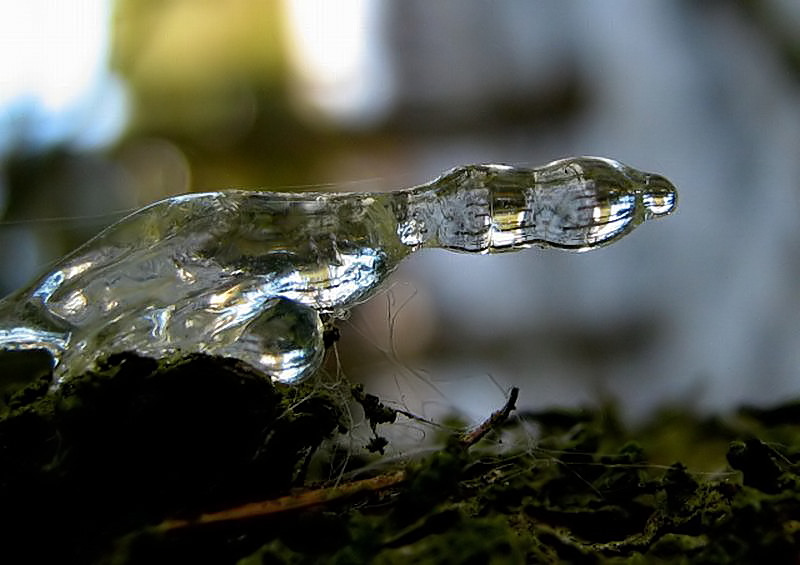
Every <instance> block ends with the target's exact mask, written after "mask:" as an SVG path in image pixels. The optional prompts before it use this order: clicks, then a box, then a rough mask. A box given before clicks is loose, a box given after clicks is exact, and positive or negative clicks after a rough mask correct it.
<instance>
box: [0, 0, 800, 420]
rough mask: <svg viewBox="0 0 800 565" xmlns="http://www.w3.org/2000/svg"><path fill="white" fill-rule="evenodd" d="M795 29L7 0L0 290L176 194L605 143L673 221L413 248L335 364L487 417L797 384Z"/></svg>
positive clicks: (360, 9)
mask: <svg viewBox="0 0 800 565" xmlns="http://www.w3.org/2000/svg"><path fill="white" fill-rule="evenodd" d="M798 31H800V3H797V2H794V1H793V0H764V1H760V2H753V1H745V0H740V1H706V2H693V1H690V0H683V1H676V2H658V3H656V2H647V3H645V2H638V1H636V0H611V1H607V2H602V3H598V2H588V1H586V2H571V3H564V2H560V1H558V0H548V1H536V2H531V1H529V0H504V1H503V2H495V1H490V0H469V1H464V0H437V1H436V2H429V1H427V0H402V1H400V0H398V1H394V2H392V1H390V0H337V1H336V2H329V1H324V0H319V1H312V0H205V1H198V0H158V1H154V0H149V1H143V0H116V1H112V0H73V1H72V2H68V3H66V2H59V1H56V0H27V1H26V2H5V3H3V4H2V5H1V6H0V218H1V219H0V222H2V223H0V290H2V292H3V293H7V292H11V291H12V290H14V289H15V288H17V287H19V286H20V285H22V284H24V283H25V282H26V281H28V280H29V279H30V278H31V277H33V276H34V275H36V274H37V273H39V272H40V271H41V270H42V269H44V268H45V267H46V265H47V263H48V262H49V261H51V260H53V259H54V258H56V257H59V256H61V255H63V254H64V253H66V252H67V251H69V250H70V249H72V248H73V247H75V246H76V245H77V244H79V243H81V242H82V241H85V240H86V239H87V238H88V237H90V236H91V235H92V234H94V233H96V232H97V231H98V230H99V229H100V228H102V227H103V226H105V225H108V224H109V223H111V222H112V221H114V220H115V219H117V218H119V217H120V216H121V214H122V213H124V211H126V210H130V209H132V208H135V207H137V206H140V205H143V204H146V203H148V202H150V201H153V200H155V199H158V198H162V197H165V196H169V195H174V194H178V193H182V192H187V191H196V190H209V189H218V188H226V187H253V188H258V187H261V188H266V189H269V190H306V189H314V190H328V189H331V190H391V189H397V188H403V187H408V186H412V185H415V184H419V183H422V182H425V181H427V180H429V179H431V178H433V177H435V176H436V175H438V174H439V173H441V172H442V171H444V170H446V169H448V168H450V167H452V166H456V165H459V164H465V163H473V162H503V163H511V164H519V165H529V166H535V165H539V164H543V163H545V162H548V161H550V160H552V159H556V158H560V157H564V156H569V155H602V156H609V157H613V158H616V159H619V160H621V161H623V162H626V163H628V164H631V165H633V166H635V167H637V168H641V169H645V170H648V171H654V172H660V173H662V174H664V175H665V176H667V177H668V178H670V179H671V180H672V181H673V182H674V183H675V184H676V185H677V186H678V188H679V191H680V205H679V211H678V213H677V214H676V215H675V216H674V217H671V218H668V219H666V220H663V221H659V222H653V223H649V224H647V225H645V226H643V227H641V228H640V229H639V230H637V232H636V233H635V234H633V235H632V236H630V237H629V238H626V239H625V240H624V241H622V242H620V243H619V244H617V245H614V246H611V247H609V248H605V249H602V250H599V251H594V252H592V253H587V254H565V253H557V252H552V251H541V250H538V251H537V250H530V251H527V252H522V253H513V254H505V255H499V256H485V257H481V256H468V255H459V254H453V253H447V252H444V251H428V252H423V253H420V254H417V255H416V256H414V257H412V258H410V259H409V260H408V261H407V262H406V263H405V264H404V265H403V266H402V268H401V269H400V270H399V271H398V272H397V273H396V274H395V276H394V277H393V282H392V284H391V285H390V287H389V290H388V291H387V292H386V293H384V294H382V295H380V296H378V297H377V298H375V299H374V300H373V301H371V302H369V303H367V304H365V305H362V306H360V307H359V308H357V309H356V310H355V311H354V312H353V315H352V317H351V318H350V320H348V321H346V322H343V323H342V324H341V327H342V333H343V336H342V340H341V342H340V343H339V346H338V350H339V354H340V359H341V369H342V370H343V371H344V373H345V374H346V375H347V376H348V377H349V378H351V379H353V380H358V381H363V382H366V383H368V387H369V388H370V390H371V391H373V392H379V393H380V394H382V395H384V396H385V397H388V398H390V399H394V400H395V401H396V402H399V403H403V404H405V405H406V406H407V407H408V408H409V409H411V410H414V411H416V412H417V413H422V414H424V415H429V416H435V415H436V414H437V413H441V412H442V411H446V410H449V409H451V408H453V407H455V408H457V409H458V410H460V411H462V412H463V413H464V414H465V415H466V416H467V417H468V418H470V419H473V420H477V419H480V418H482V417H484V416H485V415H486V414H487V413H488V412H489V411H491V410H493V409H495V408H496V407H497V406H499V405H500V404H501V403H502V400H503V398H504V393H505V390H506V389H507V388H508V387H509V386H511V385H518V386H520V387H522V394H521V402H520V404H521V405H523V406H525V407H529V408H533V409H536V408H541V407H549V406H555V405H569V406H575V405H596V404H599V403H605V402H608V401H609V400H613V401H615V402H617V403H618V404H619V405H620V406H621V407H622V409H623V411H624V412H625V413H626V414H628V415H630V416H631V417H633V418H639V417H645V416H647V415H648V414H650V413H651V412H652V411H653V410H656V409H657V407H659V406H663V405H665V404H673V405H675V404H677V405H680V406H682V407H685V408H690V409H696V410H698V411H722V410H726V409H729V408H731V407H733V406H735V405H738V404H741V403H748V404H761V405H763V404H769V403H774V402H778V401H783V400H787V399H791V398H795V397H797V396H799V395H800V311H798V310H799V309H798V300H799V299H800V158H798V157H800V155H798V152H799V150H800V33H798ZM390 342H391V343H390Z"/></svg>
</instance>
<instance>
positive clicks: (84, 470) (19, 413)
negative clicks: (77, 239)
mask: <svg viewBox="0 0 800 565" xmlns="http://www.w3.org/2000/svg"><path fill="white" fill-rule="evenodd" d="M47 388H48V381H47V379H46V378H45V379H43V380H42V381H41V382H40V383H37V384H36V385H33V386H30V387H28V388H27V389H25V390H23V391H19V392H17V393H16V394H15V395H14V396H12V397H9V398H7V400H6V404H7V406H8V407H9V408H8V410H6V413H5V414H4V415H3V416H2V417H0V541H2V543H1V544H0V562H3V563H18V562H20V563H21V562H26V563H39V562H43V563H44V562H58V563H160V562H170V563H178V562H184V563H191V562H197V563H200V562H203V563H222V564H224V563H237V562H240V563H244V564H251V563H252V564H255V563H270V564H271V563H276V564H278V563H334V564H337V563H341V564H344V563H348V564H349V563H379V564H380V563H475V564H482V563H498V564H500V563H549V562H559V561H562V562H573V563H606V562H610V563H626V562H635V563H645V562H647V563H650V562H653V561H657V562H663V563H673V562H675V563H677V562H692V563H747V562H756V561H760V562H770V563H796V562H798V560H800V476H799V475H798V469H800V467H799V466H798V461H800V404H788V405H785V406H781V407H777V408H775V409H772V410H754V409H742V410H741V411H739V413H737V414H734V415H731V416H730V417H726V418H714V419H702V420H701V419H698V418H695V417H692V416H691V415H688V414H682V413H678V412H672V413H669V412H664V413H663V414H660V415H659V416H658V417H656V418H654V420H653V422H652V423H651V425H649V426H648V427H646V428H641V429H638V430H628V429H625V427H624V426H623V425H622V424H620V423H619V421H618V420H617V418H615V416H614V413H613V410H611V409H607V410H598V411H562V410H552V411H549V412H545V413H518V412H514V411H513V408H514V406H513V399H510V401H509V403H508V404H507V405H506V406H505V407H498V408H499V409H501V408H505V409H501V410H499V411H498V412H497V413H495V414H494V415H488V414H487V421H486V423H485V425H484V426H483V427H481V428H480V429H479V430H472V431H471V433H470V432H467V433H464V432H455V431H453V432H451V433H449V434H448V433H446V432H441V431H440V432H437V433H431V434H430V437H431V438H432V439H431V441H434V442H435V443H436V444H437V445H440V446H441V449H439V450H438V451H435V452H433V454H432V455H428V456H425V457H420V458H416V459H414V460H408V461H406V462H404V463H396V462H395V463H394V464H392V465H389V464H388V463H387V464H386V465H384V466H380V467H375V470H374V471H373V472H371V473H367V472H363V473H361V474H355V473H346V474H344V475H343V476H342V478H341V479H340V480H339V481H337V482H333V483H331V482H328V483H325V482H314V481H312V480H311V479H312V478H313V477H314V476H320V477H322V476H327V472H326V471H325V470H326V469H327V470H330V469H333V468H336V469H338V468H340V467H341V466H342V465H344V463H342V462H343V461H344V460H345V455H346V456H347V458H348V459H347V461H349V463H347V465H348V466H349V468H350V469H357V468H358V467H360V466H363V465H364V463H365V462H366V461H368V460H369V461H375V460H376V459H377V460H379V456H378V455H377V454H371V453H370V451H373V452H376V453H377V452H380V451H381V450H382V449H383V448H384V447H387V446H385V443H386V441H385V440H384V439H383V438H382V437H381V436H380V432H381V430H382V429H386V428H385V426H391V425H392V424H391V422H392V421H393V420H394V418H395V417H399V418H404V417H405V416H403V415H397V414H395V413H394V412H393V411H392V410H390V409H387V408H386V407H385V406H383V405H382V404H381V402H380V401H379V400H378V399H376V398H375V397H372V396H370V395H368V394H364V392H363V391H361V390H359V389H354V391H353V402H352V404H353V405H354V406H358V405H359V404H360V407H359V408H357V410H364V411H365V413H366V418H367V420H368V421H369V422H370V423H371V424H372V425H373V427H374V429H375V430H377V433H376V434H375V436H374V437H373V438H372V441H371V442H369V444H368V445H365V446H356V449H357V451H356V452H355V453H347V454H345V453H343V451H342V450H341V449H339V448H333V447H331V446H332V445H333V444H334V442H332V441H330V440H331V439H336V438H340V439H341V438H345V437H346V435H345V434H347V433H348V429H347V426H346V423H347V422H348V421H349V420H348V418H347V417H346V412H345V408H344V407H343V406H342V404H343V403H342V400H341V398H342V394H341V391H339V392H338V393H336V392H335V391H332V389H331V388H330V387H322V386H316V387H315V386H314V385H308V386H303V387H295V388H279V387H275V386H273V385H272V384H271V383H270V382H269V381H267V380H265V379H263V378H262V377H261V376H260V375H258V374H256V373H255V372H253V370H252V369H250V368H249V367H247V366H244V365H241V364H238V363H235V362H230V361H227V360H223V359H216V358H210V357H204V356H194V357H190V358H188V359H185V360H183V361H180V362H176V363H172V364H158V363H156V362H155V361H152V360H149V359H141V358H137V357H133V356H117V357H115V358H112V359H110V360H109V361H108V362H107V365H106V366H105V367H104V368H102V369H101V370H99V371H98V372H97V373H96V374H87V375H85V376H84V377H82V378H80V379H77V380H76V381H74V382H73V383H71V385H70V386H69V387H67V388H65V389H64V390H63V391H62V392H61V393H60V394H48V393H47ZM523 429H524V430H526V432H525V433H523ZM531 430H533V432H532V431H531ZM531 433H535V437H536V441H535V442H529V443H528V445H527V446H526V447H525V448H524V449H523V448H521V447H514V446H515V445H524V444H523V443H522V442H520V441H519V439H520V438H525V437H528V438H530V437H532V436H531V435H530V434H531ZM526 434H527V435H526ZM433 436H436V437H435V438H434V437H433ZM498 439H502V440H503V442H504V443H503V444H502V446H505V447H504V448H503V447H502V446H501V448H500V449H498V443H497V441H498ZM342 443H343V444H345V443H346V442H342ZM388 447H389V448H391V446H388ZM328 472H329V471H328Z"/></svg>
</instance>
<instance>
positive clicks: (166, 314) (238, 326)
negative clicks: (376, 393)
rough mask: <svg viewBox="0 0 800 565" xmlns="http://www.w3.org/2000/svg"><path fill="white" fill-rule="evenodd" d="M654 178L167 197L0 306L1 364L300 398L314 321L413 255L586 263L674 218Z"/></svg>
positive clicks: (564, 169)
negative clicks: (110, 370)
mask: <svg viewBox="0 0 800 565" xmlns="http://www.w3.org/2000/svg"><path fill="white" fill-rule="evenodd" d="M676 203H677V196H676V191H675V188H674V187H673V186H672V185H671V184H670V183H669V181H667V180H666V179H665V178H664V177H661V176H659V175H654V174H648V173H643V172H640V171H637V170H635V169H632V168H630V167H627V166H625V165H623V164H621V163H618V162H616V161H612V160H610V159H601V158H591V157H581V158H573V159H564V160H561V161H556V162H553V163H550V164H549V165H545V166H544V167H540V168H536V169H524V168H515V167H509V166H505V165H468V166H465V167H458V168H456V169H453V170H451V171H449V172H448V173H445V174H444V175H443V176H441V177H439V178H438V179H436V180H435V181H432V182H430V183H428V184H425V185H422V186H419V187H416V188H412V189H408V190H401V191H397V192H390V193H302V194H288V193H271V192H256V191H241V190H228V191H222V192H210V193H200V194H188V195H182V196H175V197H172V198H168V199H166V200H162V201H159V202H156V203H154V204H151V205H149V206H146V207H144V208H142V209H141V210H139V211H137V212H135V213H133V214H131V215H130V216H128V217H127V218H125V219H123V220H121V221H120V222H118V223H116V224H114V225H112V226H111V227H109V228H107V229H106V230H105V231H103V232H101V233H100V234H99V235H98V236H96V237H95V238H93V239H92V240H90V241H89V242H87V243H86V244H84V245H83V246H82V247H80V248H78V249H77V250H76V251H74V252H73V253H72V254H70V255H68V256H67V257H65V258H64V259H62V260H60V261H59V262H57V263H56V264H55V266H54V267H53V268H52V269H51V271H50V272H48V273H46V274H45V275H44V276H42V277H41V278H40V279H38V280H36V281H35V282H34V283H33V284H32V285H31V286H29V287H27V288H24V289H22V290H20V291H18V292H17V293H15V294H13V295H11V296H9V297H7V298H5V299H4V300H2V301H0V349H5V350H22V349H45V350H47V351H49V352H50V354H51V355H52V356H53V359H54V364H55V376H56V385H58V384H60V383H62V382H63V381H64V380H65V379H69V378H70V376H72V375H77V374H80V373H81V372H83V371H85V370H87V369H89V368H91V367H92V365H93V364H94V363H95V361H96V360H98V359H99V358H101V357H105V356H108V355H109V354H112V353H117V352H122V351H134V352H137V353H139V354H141V355H146V356H151V357H165V356H178V355H183V354H187V353H192V352H204V353H209V354H215V355H223V356H227V357H234V358H238V359H241V360H242V361H245V362H247V363H250V364H252V365H254V366H255V367H257V368H259V369H261V370H262V371H264V372H265V373H266V374H268V375H269V376H270V377H271V378H272V379H273V380H275V381H279V382H284V383H295V382H298V381H300V380H302V379H303V378H305V377H307V376H309V375H311V374H312V373H313V372H314V371H316V370H317V369H318V368H319V366H320V364H321V362H322V358H323V354H324V350H325V348H324V345H323V338H322V333H323V323H322V319H321V317H320V315H321V314H328V315H333V316H336V315H338V314H340V313H342V312H343V311H345V310H346V309H348V308H350V307H351V306H353V305H354V304H356V303H358V302H361V301H364V300H366V299H368V298H369V297H370V296H371V295H372V294H374V293H375V291H376V290H377V288H378V287H379V285H380V284H381V283H382V282H383V281H384V280H385V279H386V278H387V276H388V275H389V274H390V273H391V272H392V271H393V270H394V269H395V268H396V267H397V265H398V264H399V262H400V261H401V260H402V259H403V258H404V257H406V256H407V255H408V254H409V253H411V252H412V251H415V250H417V249H420V248H424V247H440V248H446V249H451V250H456V251H463V252H472V253H495V252H501V251H511V250H517V249H523V248H527V247H531V246H539V247H552V248H559V249H569V250H575V251H585V250H589V249H593V248H596V247H600V246H603V245H607V244H610V243H613V242H614V241H617V240H618V239H619V238H621V237H622V236H624V235H625V234H627V233H628V232H630V231H631V230H632V229H633V228H634V227H636V226H637V225H638V224H640V223H642V222H643V221H644V220H647V219H650V218H656V217H659V216H666V215H668V214H670V213H671V212H672V211H673V210H674V209H675V206H676Z"/></svg>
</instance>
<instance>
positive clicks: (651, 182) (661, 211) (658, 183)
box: [642, 174, 678, 219]
mask: <svg viewBox="0 0 800 565" xmlns="http://www.w3.org/2000/svg"><path fill="white" fill-rule="evenodd" d="M642 203H643V204H644V207H645V218H646V219H650V218H661V217H663V216H669V215H670V214H672V213H673V212H674V211H675V208H676V207H677V205H678V191H677V190H676V189H675V186H674V185H673V184H672V183H671V182H669V181H668V180H667V179H665V178H664V177H662V176H661V175H656V174H648V175H647V176H646V180H645V185H644V188H643V190H642Z"/></svg>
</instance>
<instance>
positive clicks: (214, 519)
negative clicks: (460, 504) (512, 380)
mask: <svg viewBox="0 0 800 565" xmlns="http://www.w3.org/2000/svg"><path fill="white" fill-rule="evenodd" d="M518 397H519V389H518V388H517V387H514V388H512V389H511V392H510V393H509V395H508V400H507V401H506V403H505V405H504V406H503V407H502V408H501V409H500V410H497V411H496V412H494V413H493V414H492V415H491V416H489V418H487V419H486V420H485V421H484V422H483V423H482V424H481V425H480V426H478V427H477V428H475V429H474V430H472V431H470V432H466V433H464V434H462V435H461V437H460V438H459V439H458V443H459V445H460V446H461V448H462V449H465V450H466V449H469V448H470V447H471V446H473V445H475V444H476V443H477V442H478V441H480V440H481V439H482V438H483V437H484V436H486V434H488V433H489V432H490V431H491V430H492V429H494V428H496V427H497V426H499V425H500V424H502V423H503V422H505V421H506V419H508V416H509V415H510V414H511V412H512V411H513V410H514V409H515V408H516V403H517V398H518ZM407 479H408V473H407V472H406V471H404V470H400V471H393V472H391V473H384V474H382V475H378V476H376V477H372V478H370V479H361V480H358V481H353V482H349V483H344V484H341V485H337V486H333V487H326V488H318V489H314V490H308V491H305V492H301V493H298V494H291V495H288V496H281V497H279V498H273V499H270V500H263V501H260V502H252V503H249V504H244V505H242V506H237V507H235V508H229V509H227V510H222V511H220V512H209V513H207V514H201V515H200V516H198V517H197V518H194V519H189V520H165V521H164V522H162V523H161V524H159V525H158V526H156V528H155V530H156V531H159V532H168V531H172V530H179V529H184V528H189V527H195V526H202V525H207V524H215V523H223V522H231V521H235V520H245V519H250V518H257V517H264V516H269V515H272V514H278V513H281V512H288V511H291V510H300V509H303V508H309V507H311V506H318V505H321V504H327V503H330V502H333V501H336V500H342V499H344V498H347V497H350V496H353V495H355V494H358V493H361V492H379V491H382V490H385V489H387V488H390V487H393V486H396V485H399V484H400V483H402V482H404V481H406V480H407Z"/></svg>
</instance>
